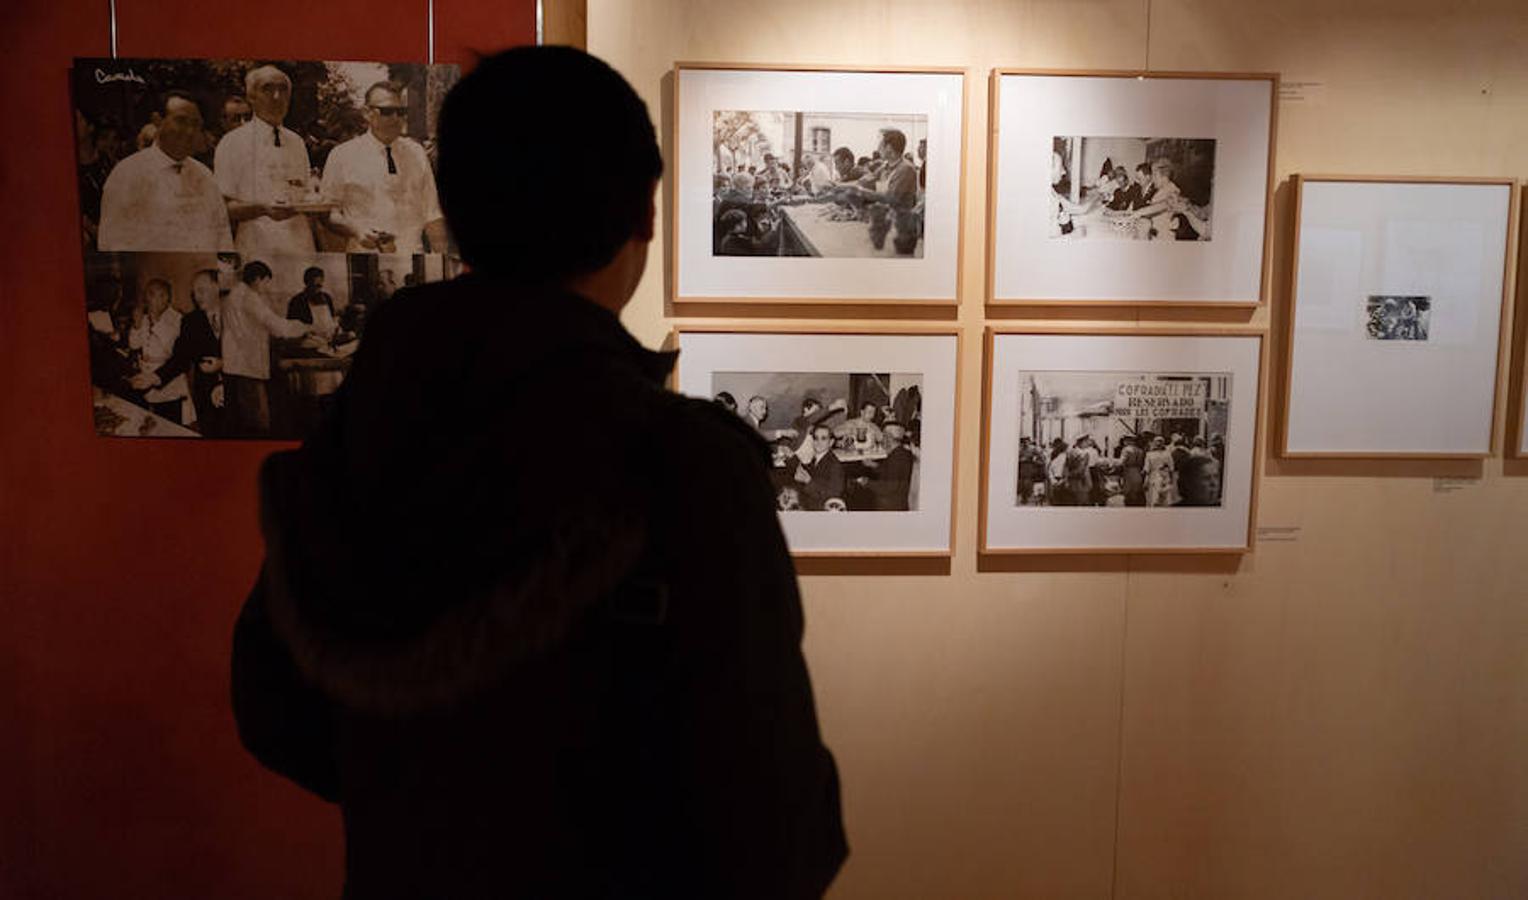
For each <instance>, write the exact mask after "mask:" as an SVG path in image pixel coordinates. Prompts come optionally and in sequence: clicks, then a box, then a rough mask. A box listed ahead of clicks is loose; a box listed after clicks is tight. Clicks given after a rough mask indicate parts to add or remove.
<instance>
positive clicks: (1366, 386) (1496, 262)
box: [1280, 175, 1514, 459]
mask: <svg viewBox="0 0 1528 900" xmlns="http://www.w3.org/2000/svg"><path fill="white" fill-rule="evenodd" d="M1293 188H1294V192H1295V197H1296V201H1295V202H1296V208H1295V223H1294V228H1295V238H1294V247H1295V251H1294V252H1295V261H1294V266H1295V268H1294V275H1293V278H1292V279H1291V283H1292V295H1291V301H1290V309H1289V314H1288V317H1287V318H1286V320H1285V322H1286V327H1287V329H1288V340H1287V341H1286V346H1287V348H1288V351H1287V352H1288V360H1287V365H1286V371H1285V376H1286V389H1285V392H1284V396H1285V402H1284V421H1283V429H1282V440H1281V442H1280V453H1281V455H1282V456H1285V457H1288V458H1296V459H1297V458H1323V457H1356V458H1386V457H1389V458H1420V459H1449V458H1458V459H1472V458H1482V457H1486V456H1489V455H1490V454H1491V452H1492V445H1493V440H1494V436H1495V415H1496V412H1495V411H1496V380H1497V377H1496V376H1497V365H1498V362H1499V360H1500V350H1501V340H1502V330H1501V329H1502V322H1503V316H1504V314H1505V310H1506V306H1505V298H1504V296H1503V294H1504V288H1505V281H1506V274H1507V272H1506V267H1507V257H1508V254H1507V244H1508V234H1509V233H1510V231H1511V227H1512V221H1511V220H1512V218H1513V215H1514V205H1513V183H1512V182H1511V181H1508V180H1492V179H1430V178H1370V177H1359V176H1301V175H1296V176H1295V177H1294V180H1293Z"/></svg>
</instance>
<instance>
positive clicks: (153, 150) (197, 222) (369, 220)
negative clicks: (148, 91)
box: [76, 65, 447, 259]
mask: <svg viewBox="0 0 1528 900" xmlns="http://www.w3.org/2000/svg"><path fill="white" fill-rule="evenodd" d="M407 93H408V92H407V90H406V89H405V88H404V87H403V86H402V85H399V84H396V83H394V82H389V81H381V82H377V83H375V84H372V85H371V86H370V87H368V88H367V89H366V91H365V94H364V103H365V116H366V130H365V131H363V132H361V133H360V134H358V135H355V136H354V137H351V138H350V139H348V140H345V141H343V142H341V143H338V144H337V145H335V146H333V147H325V148H323V156H322V158H321V159H319V160H317V164H316V163H315V159H314V153H315V149H316V148H315V147H313V146H311V141H310V139H309V138H311V136H308V137H305V136H303V135H299V134H298V133H297V132H295V131H293V130H292V129H291V128H289V127H288V126H287V124H286V119H287V116H288V112H289V110H290V107H291V100H292V79H291V77H290V76H289V75H287V73H286V72H284V71H282V70H281V69H280V68H278V67H276V66H273V65H264V66H258V67H255V68H252V69H251V70H250V71H249V72H248V73H247V74H246V76H245V78H244V93H243V94H242V95H238V96H229V97H226V98H224V100H223V103H222V106H221V112H220V115H219V117H218V119H217V121H216V123H215V124H209V123H208V122H207V121H206V118H205V117H204V115H203V110H202V106H201V103H200V101H199V100H198V98H197V97H196V96H195V95H194V94H193V93H191V92H189V91H186V90H180V89H171V90H168V91H165V92H164V93H163V94H162V95H161V96H160V98H159V103H158V107H157V108H156V109H155V110H154V112H153V113H152V115H151V117H150V118H149V120H148V121H147V122H145V123H143V125H142V126H141V127H140V128H138V129H137V130H133V129H132V128H131V127H129V126H124V125H123V124H121V123H119V122H117V121H115V120H113V119H111V118H109V117H105V116H100V117H96V118H94V119H92V118H90V117H87V116H86V115H85V114H84V113H80V112H77V118H76V128H77V129H78V131H79V133H80V134H79V166H80V168H79V171H80V196H81V203H82V217H83V225H84V237H85V245H86V249H87V250H101V251H198V252H207V251H234V250H236V251H238V252H239V253H240V254H242V255H243V256H244V257H245V258H248V259H271V258H273V257H276V256H282V255H304V254H312V253H314V252H352V253H363V252H380V253H425V252H430V253H443V252H446V249H447V234H446V227H445V219H444V217H443V215H442V213H441V210H440V203H439V199H438V197H437V194H436V187H435V173H434V168H433V165H432V163H431V160H430V158H429V153H428V151H427V150H426V148H425V146H424V145H423V144H421V143H420V142H419V141H416V140H414V139H412V138H410V137H407V136H405V135H404V134H403V131H404V128H405V123H406V116H407V113H408V104H407Z"/></svg>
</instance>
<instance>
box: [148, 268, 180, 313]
mask: <svg viewBox="0 0 1528 900" xmlns="http://www.w3.org/2000/svg"><path fill="white" fill-rule="evenodd" d="M173 293H174V292H173V291H172V290H171V289H170V283H169V282H168V281H166V280H164V279H163V278H150V279H149V280H148V283H147V284H145V285H144V286H143V302H144V307H145V308H146V309H147V310H148V311H149V315H151V316H153V317H154V318H156V319H157V318H159V316H160V315H161V314H162V313H163V312H164V311H165V310H167V309H169V308H170V298H171V296H172V295H173Z"/></svg>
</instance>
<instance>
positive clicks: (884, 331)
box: [669, 323, 965, 559]
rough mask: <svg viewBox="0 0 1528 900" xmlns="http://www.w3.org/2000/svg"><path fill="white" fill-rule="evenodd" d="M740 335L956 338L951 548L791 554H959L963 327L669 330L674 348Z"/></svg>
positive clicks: (712, 326) (853, 556)
mask: <svg viewBox="0 0 1528 900" xmlns="http://www.w3.org/2000/svg"><path fill="white" fill-rule="evenodd" d="M686 333H689V334H739V335H749V334H758V335H768V334H786V335H829V336H831V335H840V336H849V335H870V336H878V337H954V338H955V398H954V406H953V407H952V409H951V414H952V425H953V430H952V435H951V443H950V523H949V541H950V545H949V548H948V549H946V550H913V551H907V550H884V551H882V550H869V551H860V550H800V551H798V550H792V551H791V556H792V557H793V558H795V559H951V558H952V557H953V556H954V554H955V537H956V526H957V524H958V523H959V521H960V517H959V506H960V446H961V445H960V431H961V429H960V404H961V398H962V397H963V395H964V378H963V377H962V373H961V368H962V365H961V364H962V362H963V360H964V358H965V357H964V348H965V336H964V332H963V330H962V329H961V328H959V327H958V326H954V325H948V326H937V325H936V326H920V325H881V324H875V325H872V324H865V325H856V326H849V325H845V326H828V325H799V324H793V325H762V324H761V325H754V324H746V325H721V324H709V323H708V324H694V325H676V326H675V327H674V328H672V329H671V330H670V332H669V341H670V342H671V343H672V345H673V346H674V347H676V348H677V347H678V344H679V337H680V335H683V334H686ZM682 362H683V358H682V356H681V359H680V361H679V362H676V363H675V366H674V372H673V376H672V377H673V382H672V383H673V385H674V388H675V390H677V389H678V385H679V367H680V365H681V364H682Z"/></svg>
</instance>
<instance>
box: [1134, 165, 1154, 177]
mask: <svg viewBox="0 0 1528 900" xmlns="http://www.w3.org/2000/svg"><path fill="white" fill-rule="evenodd" d="M1135 170H1136V171H1137V172H1145V173H1146V174H1147V175H1150V174H1151V163H1138V164H1136V167H1135Z"/></svg>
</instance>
